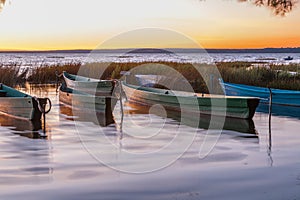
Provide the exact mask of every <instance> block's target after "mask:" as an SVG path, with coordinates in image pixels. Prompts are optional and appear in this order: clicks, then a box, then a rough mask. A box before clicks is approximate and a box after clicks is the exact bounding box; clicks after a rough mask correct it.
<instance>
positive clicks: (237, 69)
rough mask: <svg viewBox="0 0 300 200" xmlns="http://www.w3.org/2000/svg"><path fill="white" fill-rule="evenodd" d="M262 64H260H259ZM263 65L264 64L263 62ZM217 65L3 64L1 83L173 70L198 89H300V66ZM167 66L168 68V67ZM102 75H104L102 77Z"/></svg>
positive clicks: (110, 76) (41, 81)
mask: <svg viewBox="0 0 300 200" xmlns="http://www.w3.org/2000/svg"><path fill="white" fill-rule="evenodd" d="M257 64H258V66H257ZM259 64H261V66H260V65H259ZM216 66H217V67H216V68H213V67H212V66H211V65H208V64H191V63H176V62H153V63H148V62H141V63H89V64H84V65H82V64H81V63H67V64H56V65H45V64H44V65H42V66H37V67H34V68H31V69H22V68H21V67H20V65H17V64H11V65H10V66H4V65H1V64H0V82H2V83H4V84H7V85H9V86H13V87H14V86H16V85H24V84H25V82H29V83H33V84H49V83H50V84H51V83H55V82H56V81H57V76H56V74H61V73H62V72H63V71H67V72H69V73H72V74H77V73H78V72H79V74H80V75H84V76H88V77H92V78H100V79H119V78H121V77H122V75H121V72H122V71H132V72H135V73H138V74H157V75H165V76H170V74H169V71H172V70H169V69H173V70H175V71H176V72H178V73H179V74H180V76H182V77H183V78H184V79H186V80H188V81H189V83H190V84H191V86H192V87H193V89H194V90H195V91H196V92H209V91H212V90H211V88H210V87H213V90H214V92H216V91H217V93H218V91H220V90H221V87H220V85H219V79H220V78H222V79H223V80H224V81H225V82H231V83H239V84H247V85H255V86H261V87H272V88H279V89H291V90H300V74H299V73H297V72H300V71H298V70H300V66H299V65H296V64H291V65H265V64H263V63H250V62H221V63H216ZM166 69H167V70H166ZM100 74H101V76H100ZM99 76H100V77H99Z"/></svg>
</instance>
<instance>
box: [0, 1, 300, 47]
mask: <svg viewBox="0 0 300 200" xmlns="http://www.w3.org/2000/svg"><path fill="white" fill-rule="evenodd" d="M298 7H300V5H298V6H297V7H295V8H294V10H293V11H292V12H290V13H288V14H287V15H286V16H285V17H281V16H275V15H274V14H273V13H272V11H271V10H270V9H268V8H266V7H257V6H255V5H253V4H251V3H249V2H244V3H241V2H238V1H237V0H206V1H199V0H85V1H79V0H7V1H6V3H5V5H4V7H3V9H2V11H1V12H0V50H56V49H93V48H95V47H96V46H98V45H99V44H101V43H102V42H104V41H106V40H108V39H109V38H111V37H113V36H115V35H118V34H119V33H122V32H126V31H130V30H134V29H139V28H147V27H156V28H162V29H169V30H174V31H177V32H180V33H182V34H184V35H186V36H187V37H189V38H192V39H193V40H195V41H196V42H197V43H198V44H200V45H201V46H203V47H205V48H265V47H299V46H300V26H299V19H300V12H299V11H300V9H299V8H298ZM149 46H151V44H149ZM165 47H166V48H167V47H172V48H174V47H178V48H182V47H187V48H188V47H190V46H186V45H184V44H182V45H177V46H176V45H169V46H165ZM108 48H109V47H108ZM119 48H130V42H128V43H126V45H122V44H120V46H119Z"/></svg>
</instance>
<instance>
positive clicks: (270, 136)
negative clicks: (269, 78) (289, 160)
mask: <svg viewBox="0 0 300 200" xmlns="http://www.w3.org/2000/svg"><path fill="white" fill-rule="evenodd" d="M268 89H269V91H270V100H269V151H271V149H272V129H271V118H272V103H273V94H272V90H271V88H268Z"/></svg>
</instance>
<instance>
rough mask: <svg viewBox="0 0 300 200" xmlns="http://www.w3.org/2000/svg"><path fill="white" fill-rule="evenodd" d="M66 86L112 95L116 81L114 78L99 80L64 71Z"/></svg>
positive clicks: (91, 92) (92, 92)
mask: <svg viewBox="0 0 300 200" xmlns="http://www.w3.org/2000/svg"><path fill="white" fill-rule="evenodd" d="M62 75H63V78H64V81H65V83H66V86H67V87H68V88H71V89H75V90H78V91H83V92H86V93H89V94H96V95H111V94H112V92H113V90H114V86H115V83H114V81H113V80H99V79H94V78H88V77H85V76H79V75H74V74H69V73H67V72H65V71H64V72H63V74H62Z"/></svg>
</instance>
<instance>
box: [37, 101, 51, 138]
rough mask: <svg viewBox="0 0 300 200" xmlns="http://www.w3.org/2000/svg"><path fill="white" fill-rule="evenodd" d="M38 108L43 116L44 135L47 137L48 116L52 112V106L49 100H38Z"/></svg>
mask: <svg viewBox="0 0 300 200" xmlns="http://www.w3.org/2000/svg"><path fill="white" fill-rule="evenodd" d="M37 102H38V108H39V110H40V112H41V113H42V115H43V133H44V136H46V114H47V113H49V112H50V110H51V107H52V104H51V101H50V99H49V98H38V99H37ZM47 102H49V109H48V110H46V105H47Z"/></svg>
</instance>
